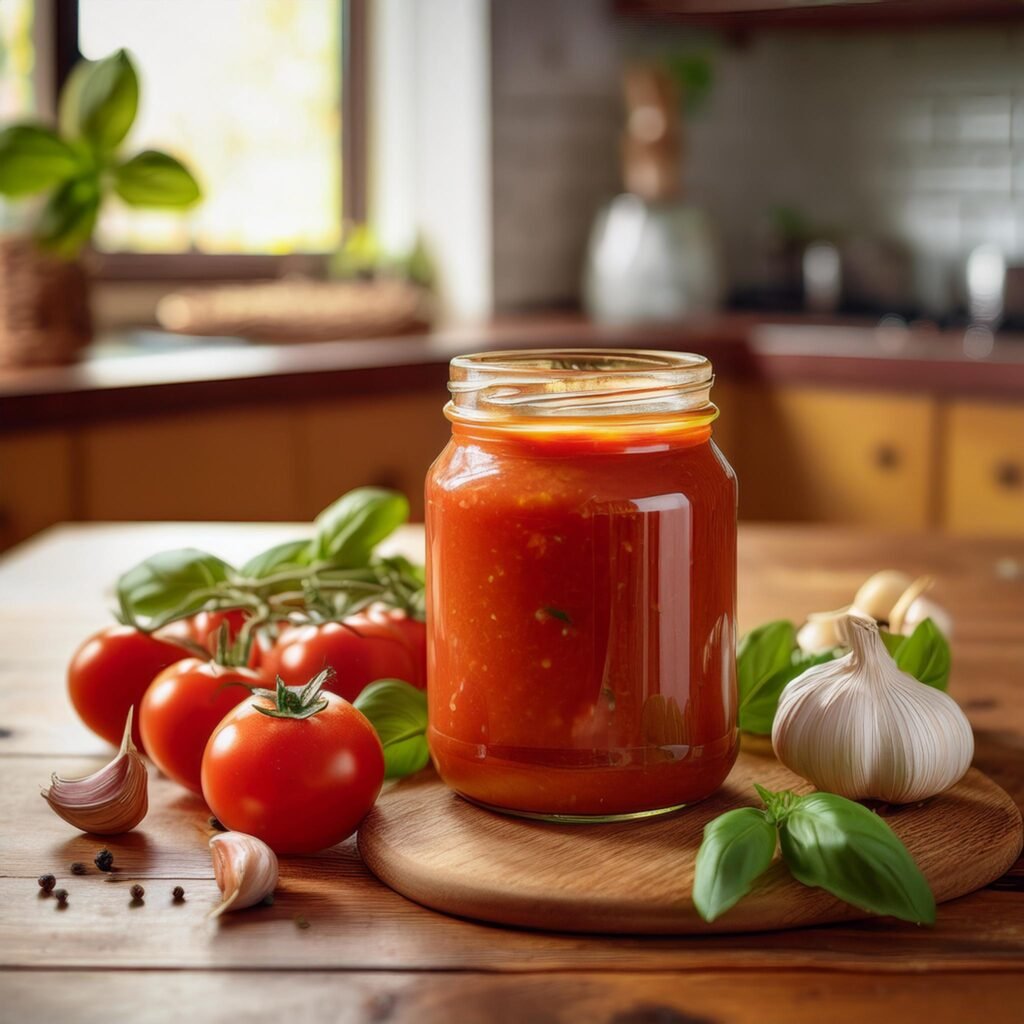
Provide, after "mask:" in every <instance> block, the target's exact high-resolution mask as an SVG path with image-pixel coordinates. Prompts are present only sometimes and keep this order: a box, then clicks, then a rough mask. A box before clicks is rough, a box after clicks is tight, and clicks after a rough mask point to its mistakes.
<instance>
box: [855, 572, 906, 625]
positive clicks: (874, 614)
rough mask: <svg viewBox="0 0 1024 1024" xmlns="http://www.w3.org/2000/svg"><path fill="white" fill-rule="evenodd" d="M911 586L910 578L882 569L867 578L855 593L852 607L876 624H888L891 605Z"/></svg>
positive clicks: (901, 573)
mask: <svg viewBox="0 0 1024 1024" xmlns="http://www.w3.org/2000/svg"><path fill="white" fill-rule="evenodd" d="M910 584H911V579H910V577H909V576H908V575H907V574H906V573H904V572H900V571H899V570H898V569H883V570H882V571H881V572H876V573H875V574H874V575H873V576H869V577H868V578H867V579H866V580H865V581H864V582H863V583H862V584H861V587H860V590H858V591H857V594H856V596H855V597H854V599H853V606H854V607H855V608H859V609H860V610H861V611H862V612H864V613H865V614H866V615H870V616H871V618H873V619H874V620H875V621H876V622H888V621H889V613H890V612H891V611H892V607H893V605H895V604H896V602H897V601H898V600H899V599H900V596H901V595H902V594H903V593H904V591H905V590H906V589H907V587H909V586H910Z"/></svg>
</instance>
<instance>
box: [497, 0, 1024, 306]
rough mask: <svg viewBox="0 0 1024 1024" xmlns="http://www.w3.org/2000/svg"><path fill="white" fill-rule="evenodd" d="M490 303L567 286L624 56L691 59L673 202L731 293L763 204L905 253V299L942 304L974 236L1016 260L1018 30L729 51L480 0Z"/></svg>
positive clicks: (767, 43)
mask: <svg viewBox="0 0 1024 1024" xmlns="http://www.w3.org/2000/svg"><path fill="white" fill-rule="evenodd" d="M492 34H493V40H494V63H493V75H492V84H493V97H492V104H493V147H494V148H493V167H494V243H495V254H494V256H495V296H496V300H497V304H498V306H499V308H513V307H524V306H531V305H533V306H536V305H545V304H558V303H565V302H570V301H572V300H573V299H574V298H575V297H576V296H577V295H578V283H579V279H580V268H581V261H582V258H583V252H584V248H585V243H586V237H587V233H588V230H589V225H590V222H591V219H592V217H593V214H594V212H595V210H596V209H597V208H598V207H599V205H600V204H601V202H602V201H604V200H605V199H606V198H607V197H609V196H610V195H612V194H614V192H615V191H617V190H618V187H619V168H618V144H619V135H620V131H621V103H620V99H619V77H620V68H621V66H622V61H623V59H625V55H634V54H637V53H641V54H642V53H650V52H665V53H679V52H688V53H702V54H704V55H706V56H707V57H708V59H709V60H710V62H711V65H712V69H713V71H712V73H713V81H712V86H711V89H710V92H709V93H708V95H707V96H706V98H705V99H704V101H703V102H702V103H701V104H700V105H699V106H698V107H697V109H696V110H694V111H693V112H691V113H690V114H688V115H687V117H686V119H685V150H686V151H685V159H684V166H683V172H682V173H683V178H684V187H685V194H686V197H687V200H688V201H689V202H692V203H695V204H698V205H700V206H703V207H704V208H706V209H707V210H708V211H709V212H710V213H711V214H712V216H713V218H714V221H715V223H716V225H717V228H718V232H719V234H720V236H721V240H722V244H723V250H724V256H725V260H726V265H727V268H728V275H729V279H730V283H731V285H732V286H733V287H739V288H742V287H752V286H756V285H758V284H762V283H764V282H763V274H764V259H763V251H764V246H763V243H764V239H765V236H766V233H767V227H768V224H769V223H770V221H771V214H772V211H773V210H774V209H777V208H779V207H788V208H792V209H795V210H798V211H799V212H800V214H801V215H802V216H803V218H804V219H805V220H806V221H808V222H809V223H811V224H813V225H816V226H819V227H820V228H821V229H822V230H823V231H825V230H833V231H836V232H840V233H842V234H844V235H846V236H850V235H853V236H862V235H864V236H871V237H877V238H883V239H887V240H890V241H893V242H895V243H897V244H901V245H903V246H905V247H907V248H908V249H909V251H910V253H911V256H912V264H913V290H914V292H915V294H914V295H913V296H908V299H909V300H910V301H912V302H915V303H916V304H918V305H920V306H922V307H923V308H925V309H926V310H928V311H930V312H933V313H936V314H941V313H942V312H945V311H946V309H948V308H949V306H950V305H951V304H954V303H956V302H957V301H958V296H959V289H960V285H959V282H960V280H961V279H962V267H963V261H964V258H965V256H966V254H967V253H968V252H969V251H970V249H971V248H973V247H974V246H975V245H977V244H979V243H981V242H990V243H994V244H996V245H998V246H1000V247H1001V248H1002V249H1003V250H1004V252H1005V254H1006V255H1007V257H1008V258H1009V259H1010V260H1011V261H1020V262H1024V25H1011V26H994V25H990V26H967V27H964V26H957V27H927V28H918V29H910V30H901V31H892V32H887V33H883V32H876V31H872V32H849V31H847V32H842V33H840V32H777V31H776V32H763V33H755V34H752V35H751V36H749V37H748V38H747V39H746V40H745V41H744V42H742V43H732V42H729V41H725V40H719V39H715V38H714V37H711V36H707V35H703V36H701V35H695V34H693V33H688V32H686V31H685V30H682V29H673V28H668V29H666V28H664V27H658V26H643V27H640V28H637V27H636V26H634V25H631V24H629V23H625V22H622V21H620V20H616V19H615V18H614V17H613V16H612V14H611V13H610V10H609V8H608V6H607V5H605V4H603V3H590V2H585V3H581V2H578V0H568V2H567V0H494V3H493V6H492Z"/></svg>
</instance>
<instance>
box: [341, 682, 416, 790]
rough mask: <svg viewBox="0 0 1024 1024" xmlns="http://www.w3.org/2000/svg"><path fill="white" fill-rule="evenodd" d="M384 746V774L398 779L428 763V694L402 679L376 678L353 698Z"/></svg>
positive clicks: (389, 777)
mask: <svg viewBox="0 0 1024 1024" xmlns="http://www.w3.org/2000/svg"><path fill="white" fill-rule="evenodd" d="M354 704H355V707H356V708H357V709H358V710H359V711H361V712H362V713H363V714H364V715H366V717H367V718H368V719H369V720H370V724H371V725H372V726H373V727H374V729H375V730H376V731H377V735H378V736H379V737H380V742H381V746H383V747H384V777H385V778H388V779H399V778H402V777H404V776H406V775H412V774H413V773H414V772H418V771H420V769H422V768H425V767H426V766H427V762H428V761H429V760H430V751H429V749H428V748H427V737H426V731H427V697H426V694H424V693H423V691H422V690H417V689H416V687H415V686H411V685H410V684H409V683H406V682H403V681H402V680H401V679H378V680H377V682H375V683H370V685H369V686H367V687H366V689H364V690H363V692H362V693H361V694H359V696H358V697H356V699H355V701H354Z"/></svg>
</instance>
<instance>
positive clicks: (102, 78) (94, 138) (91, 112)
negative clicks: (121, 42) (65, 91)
mask: <svg viewBox="0 0 1024 1024" xmlns="http://www.w3.org/2000/svg"><path fill="white" fill-rule="evenodd" d="M87 69H88V70H87V71H85V72H83V74H82V77H81V79H80V81H79V82H77V83H76V91H77V96H76V97H75V99H76V101H77V102H76V108H77V109H76V111H75V114H76V116H77V129H78V133H79V134H80V135H81V136H82V138H84V139H86V140H87V141H88V142H90V143H92V145H93V146H95V147H96V148H97V149H98V150H101V151H102V150H111V149H113V148H114V147H115V146H117V145H118V143H120V142H121V141H122V140H123V139H124V137H125V136H126V135H127V134H128V129H129V128H131V126H132V122H134V120H135V114H136V112H137V111H138V107H139V79H138V76H137V75H136V74H135V67H134V65H133V64H132V60H131V58H130V57H129V56H128V54H127V53H126V52H125V51H124V50H118V51H117V52H116V53H112V54H111V55H110V56H109V57H105V58H104V59H103V60H99V61H96V62H95V63H94V64H89V65H87Z"/></svg>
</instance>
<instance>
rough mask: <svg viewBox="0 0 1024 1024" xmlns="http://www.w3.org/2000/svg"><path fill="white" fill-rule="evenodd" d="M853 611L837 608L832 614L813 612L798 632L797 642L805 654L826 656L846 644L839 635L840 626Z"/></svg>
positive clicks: (848, 608)
mask: <svg viewBox="0 0 1024 1024" xmlns="http://www.w3.org/2000/svg"><path fill="white" fill-rule="evenodd" d="M851 611H852V609H851V608H850V607H849V606H847V607H846V608H837V609H836V610H835V611H831V612H811V614H810V615H808V616H807V621H806V622H805V623H804V624H803V625H802V626H801V627H800V629H799V630H797V634H796V642H797V645H798V646H799V648H800V650H801V651H803V652H804V653H805V654H824V653H825V651H831V650H832V649H833V648H834V647H841V646H842V645H843V643H844V641H843V638H842V637H841V636H840V635H839V624H840V623H841V622H842V621H843V619H844V618H846V616H847V615H848V614H850V612H851Z"/></svg>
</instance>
